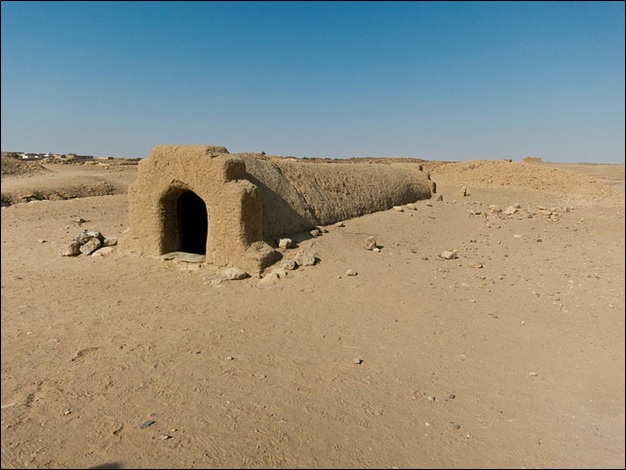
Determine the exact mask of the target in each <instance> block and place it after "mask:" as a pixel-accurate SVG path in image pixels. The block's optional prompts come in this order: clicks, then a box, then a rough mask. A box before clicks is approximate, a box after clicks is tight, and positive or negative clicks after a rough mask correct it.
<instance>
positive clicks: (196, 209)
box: [176, 191, 208, 255]
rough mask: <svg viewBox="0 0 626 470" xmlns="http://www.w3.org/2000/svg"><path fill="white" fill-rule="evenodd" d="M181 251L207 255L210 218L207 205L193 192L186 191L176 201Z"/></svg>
mask: <svg viewBox="0 0 626 470" xmlns="http://www.w3.org/2000/svg"><path fill="white" fill-rule="evenodd" d="M176 212H177V214H178V235H179V242H180V251H184V252H186V253H197V254H200V255H205V254H206V243H207V234H208V216H207V210H206V204H205V203H204V201H203V200H202V198H200V196H198V195H197V194H196V193H194V192H193V191H186V192H184V193H182V194H181V195H180V197H179V198H178V200H177V201H176Z"/></svg>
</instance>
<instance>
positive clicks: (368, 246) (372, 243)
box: [362, 237, 378, 251]
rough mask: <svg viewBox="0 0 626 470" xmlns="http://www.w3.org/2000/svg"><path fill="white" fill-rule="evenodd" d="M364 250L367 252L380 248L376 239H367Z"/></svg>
mask: <svg viewBox="0 0 626 470" xmlns="http://www.w3.org/2000/svg"><path fill="white" fill-rule="evenodd" d="M362 246H363V248H365V249H366V250H370V251H371V250H373V249H374V248H378V245H377V244H376V239H375V238H374V237H367V239H366V240H365V241H364V242H363V244H362Z"/></svg>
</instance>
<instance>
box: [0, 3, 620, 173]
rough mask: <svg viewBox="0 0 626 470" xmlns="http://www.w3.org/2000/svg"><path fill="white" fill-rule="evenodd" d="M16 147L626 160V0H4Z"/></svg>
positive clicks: (5, 129) (8, 146)
mask: <svg viewBox="0 0 626 470" xmlns="http://www.w3.org/2000/svg"><path fill="white" fill-rule="evenodd" d="M1 7H2V15H1V20H2V30H1V33H2V42H1V47H2V68H1V73H2V100H1V106H2V150H3V151H26V152H48V151H49V152H54V153H70V152H71V153H77V154H88V155H95V156H114V157H145V156H147V155H149V153H150V150H151V149H152V147H154V146H156V145H161V144H179V145H184V144H211V145H223V146H225V147H227V148H228V149H229V151H230V152H231V153H235V152H261V151H264V152H266V153H268V154H274V155H284V156H287V155H293V156H296V157H330V158H343V157H365V156H393V157H416V158H424V159H429V160H468V159H496V158H512V159H514V160H520V159H521V158H523V157H525V156H540V157H542V158H543V159H544V160H545V161H551V162H591V163H624V155H625V150H624V141H625V137H624V127H625V122H624V103H625V96H624V90H625V84H624V56H625V51H624V48H625V36H624V17H625V10H624V2H621V1H620V2H602V1H598V2H389V1H387V2H336V1H333V2H256V1H255V2H183V1H178V2H149V1H148V2H109V1H107V2H95V1H89V2H33V1H27V2H26V1H25V2H18V1H2V3H1Z"/></svg>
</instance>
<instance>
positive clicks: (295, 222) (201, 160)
mask: <svg viewBox="0 0 626 470" xmlns="http://www.w3.org/2000/svg"><path fill="white" fill-rule="evenodd" d="M434 191H435V186H434V183H433V182H432V181H430V178H429V176H428V174H427V173H426V172H424V171H422V168H421V165H418V164H416V163H352V162H350V163H343V162H338V161H337V160H335V161H328V162H326V161H324V160H322V161H321V162H318V161H316V162H312V161H310V160H307V159H304V160H300V159H296V158H293V157H268V156H265V155H263V154H249V153H245V154H243V153H240V154H230V153H229V152H228V150H227V149H226V148H224V147H218V146H208V145H180V146H179V145H162V146H157V147H155V148H153V150H152V152H151V153H150V155H149V156H148V157H147V158H144V159H142V160H141V161H140V162H139V167H138V176H137V179H136V180H135V181H134V182H133V183H132V184H131V185H130V187H129V190H128V202H129V222H130V233H129V235H128V237H127V238H126V239H125V240H124V247H125V248H126V249H127V250H128V251H130V252H133V253H135V254H139V255H144V256H155V257H158V256H161V255H165V254H167V253H171V252H187V253H196V254H198V255H205V263H207V264H212V265H216V266H224V267H229V266H233V267H238V268H241V269H245V270H247V271H249V272H257V273H258V272H261V271H263V269H265V268H266V267H267V266H269V265H271V264H273V263H274V262H276V261H277V260H278V259H279V258H280V255H279V254H278V252H277V251H276V250H275V249H274V248H273V247H272V245H273V242H272V241H273V240H276V238H277V237H283V236H286V235H288V234H296V233H299V232H303V231H306V230H311V229H313V228H314V227H316V226H324V225H329V224H334V223H337V222H339V221H343V220H347V219H350V218H354V217H359V216H362V215H365V214H369V213H372V212H376V211H382V210H388V209H390V208H392V207H393V206H396V205H402V204H407V203H412V202H416V201H418V200H422V199H428V198H430V197H431V196H432V194H433V193H434Z"/></svg>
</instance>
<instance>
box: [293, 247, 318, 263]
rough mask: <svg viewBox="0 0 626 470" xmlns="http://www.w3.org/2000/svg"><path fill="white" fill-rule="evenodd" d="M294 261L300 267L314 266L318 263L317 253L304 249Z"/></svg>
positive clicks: (297, 254)
mask: <svg viewBox="0 0 626 470" xmlns="http://www.w3.org/2000/svg"><path fill="white" fill-rule="evenodd" d="M293 259H294V261H295V262H296V263H297V264H298V266H313V265H314V264H315V263H317V261H318V258H317V257H316V256H315V253H314V252H313V250H311V249H310V248H302V249H301V250H300V251H298V253H296V256H294V258H293Z"/></svg>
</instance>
